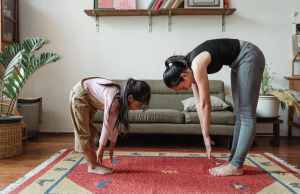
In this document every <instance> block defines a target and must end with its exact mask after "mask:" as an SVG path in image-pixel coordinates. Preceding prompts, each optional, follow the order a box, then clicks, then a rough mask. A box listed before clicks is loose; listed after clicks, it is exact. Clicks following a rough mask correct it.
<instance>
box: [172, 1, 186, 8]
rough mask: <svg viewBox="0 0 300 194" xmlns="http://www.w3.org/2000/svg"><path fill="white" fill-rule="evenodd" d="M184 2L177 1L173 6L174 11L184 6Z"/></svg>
mask: <svg viewBox="0 0 300 194" xmlns="http://www.w3.org/2000/svg"><path fill="white" fill-rule="evenodd" d="M183 2H184V0H175V1H174V3H173V4H172V7H171V8H172V9H176V8H179V7H180V6H181V5H182V4H183Z"/></svg>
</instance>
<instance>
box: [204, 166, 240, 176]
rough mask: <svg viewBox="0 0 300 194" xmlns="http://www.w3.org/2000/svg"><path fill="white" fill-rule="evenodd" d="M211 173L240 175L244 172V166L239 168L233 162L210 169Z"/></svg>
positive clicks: (214, 174) (216, 174) (215, 174)
mask: <svg viewBox="0 0 300 194" xmlns="http://www.w3.org/2000/svg"><path fill="white" fill-rule="evenodd" d="M209 173H210V174H211V175H213V176H240V175H243V174H244V171H243V169H242V168H237V167H235V166H233V165H232V164H227V165H224V166H219V167H215V168H211V169H209Z"/></svg>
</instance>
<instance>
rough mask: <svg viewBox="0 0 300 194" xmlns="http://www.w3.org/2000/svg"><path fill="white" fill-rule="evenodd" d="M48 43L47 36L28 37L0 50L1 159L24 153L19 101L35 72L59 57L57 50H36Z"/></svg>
mask: <svg viewBox="0 0 300 194" xmlns="http://www.w3.org/2000/svg"><path fill="white" fill-rule="evenodd" d="M48 43H49V42H48V40H46V39H44V38H28V39H26V40H24V41H23V42H21V43H13V44H11V45H9V46H8V47H7V48H5V49H4V50H3V52H2V53H0V64H1V66H0V76H1V79H0V158H4V157H10V156H14V155H16V154H19V153H21V152H22V125H21V122H22V116H20V115H17V111H16V102H17V99H18V96H19V94H20V91H21V89H22V88H23V86H24V85H25V82H26V81H27V80H28V79H29V77H30V76H31V75H32V74H33V73H34V72H36V71H37V70H38V69H39V68H40V67H42V66H44V65H46V64H49V63H52V62H56V61H57V60H59V58H60V57H59V55H58V54H56V53H51V52H37V51H39V50H40V49H41V48H42V47H43V46H44V45H46V44H48ZM12 136H15V137H12ZM16 139H17V140H18V141H16Z"/></svg>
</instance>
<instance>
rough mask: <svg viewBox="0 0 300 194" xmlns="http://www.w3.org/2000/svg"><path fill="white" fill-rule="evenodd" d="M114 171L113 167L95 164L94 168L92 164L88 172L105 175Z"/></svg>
mask: <svg viewBox="0 0 300 194" xmlns="http://www.w3.org/2000/svg"><path fill="white" fill-rule="evenodd" d="M112 172H113V170H112V169H111V168H107V167H104V166H95V167H94V168H92V167H91V166H89V167H88V173H93V174H100V175H105V174H110V173H112Z"/></svg>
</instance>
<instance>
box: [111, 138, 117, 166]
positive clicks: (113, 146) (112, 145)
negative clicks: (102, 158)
mask: <svg viewBox="0 0 300 194" xmlns="http://www.w3.org/2000/svg"><path fill="white" fill-rule="evenodd" d="M115 146H116V142H110V145H109V158H110V162H111V163H113V157H114V149H115Z"/></svg>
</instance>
